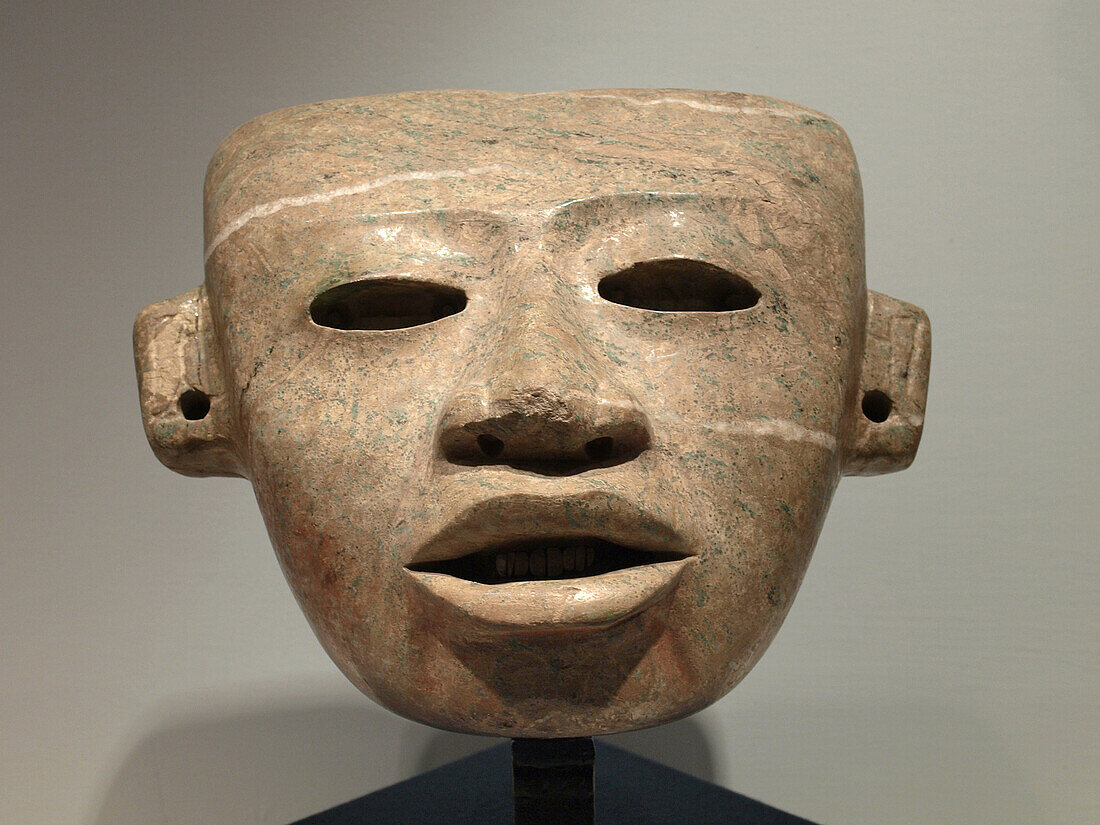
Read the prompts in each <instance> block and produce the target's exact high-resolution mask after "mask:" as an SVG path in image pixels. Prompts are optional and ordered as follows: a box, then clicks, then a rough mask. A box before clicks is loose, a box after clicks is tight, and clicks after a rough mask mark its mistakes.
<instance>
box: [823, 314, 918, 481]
mask: <svg viewBox="0 0 1100 825" xmlns="http://www.w3.org/2000/svg"><path fill="white" fill-rule="evenodd" d="M931 351H932V343H931V328H930V326H929V324H928V316H927V315H926V314H925V313H924V310H922V309H921V308H920V307H916V306H913V305H912V304H907V303H905V302H904V301H899V300H897V299H896V298H891V297H889V296H887V295H883V294H882V293H880V292H868V294H867V330H866V342H865V344H864V348H863V364H862V367H861V371H860V386H859V393H858V395H857V396H856V398H855V404H854V408H853V409H852V410H851V412H850V415H849V420H850V424H849V427H848V432H847V436H846V439H845V451H844V473H845V475H864V476H869V475H879V474H881V473H892V472H895V471H897V470H904V469H905V468H906V467H908V466H909V465H910V464H912V463H913V458H914V457H915V456H916V454H917V446H918V445H919V444H920V437H921V431H922V430H923V429H924V406H925V402H926V400H927V398H928V366H929V360H930V357H931Z"/></svg>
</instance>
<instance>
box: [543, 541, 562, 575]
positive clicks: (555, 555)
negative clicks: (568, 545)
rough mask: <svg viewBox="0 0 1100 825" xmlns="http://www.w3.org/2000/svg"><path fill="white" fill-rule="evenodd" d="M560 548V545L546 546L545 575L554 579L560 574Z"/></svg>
mask: <svg viewBox="0 0 1100 825" xmlns="http://www.w3.org/2000/svg"><path fill="white" fill-rule="evenodd" d="M561 571H562V564H561V548H560V547H547V548H546V575H547V576H549V577H550V578H552V579H556V578H557V577H558V576H560V575H561Z"/></svg>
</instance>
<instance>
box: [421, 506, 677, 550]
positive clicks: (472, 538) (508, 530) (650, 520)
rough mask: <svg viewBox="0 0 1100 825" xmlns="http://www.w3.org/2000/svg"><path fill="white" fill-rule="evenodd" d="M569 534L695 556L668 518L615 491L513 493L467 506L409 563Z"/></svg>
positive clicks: (422, 547) (640, 548)
mask: <svg viewBox="0 0 1100 825" xmlns="http://www.w3.org/2000/svg"><path fill="white" fill-rule="evenodd" d="M569 538H578V539H579V538H596V539H600V540H603V541H606V542H611V543H614V544H620V545H624V546H627V547H630V548H632V549H635V550H640V551H643V552H645V551H651V552H654V553H666V554H667V553H675V554H677V555H680V556H683V557H688V556H692V555H695V553H694V552H693V551H691V550H690V549H689V548H688V546H687V541H686V540H685V539H684V537H683V536H681V534H680V533H679V532H678V531H677V530H676V529H675V528H673V527H672V526H671V525H670V524H668V523H667V522H666V521H665V520H663V519H662V518H660V517H659V516H657V515H655V514H653V513H650V512H648V511H646V510H645V509H644V508H642V507H641V506H639V505H638V504H635V503H633V502H631V501H629V500H628V499H626V498H624V497H622V496H620V495H618V494H616V493H609V492H604V491H591V492H587V493H580V494H573V495H566V496H542V495H533V494H525V493H514V494H510V495H503V496H497V497H494V498H491V499H487V500H485V501H481V502H478V503H476V504H473V505H471V506H470V507H468V508H467V509H465V510H463V511H462V512H461V513H460V514H459V515H458V516H457V517H455V518H454V519H452V520H451V521H450V522H449V523H448V524H447V525H445V526H444V527H443V528H442V529H441V530H440V531H439V532H438V533H436V535H435V536H433V537H432V538H431V539H429V540H428V541H427V542H425V543H424V544H423V545H422V546H421V547H420V548H419V549H418V550H417V552H416V554H415V555H414V556H413V557H412V558H411V559H410V560H409V562H408V565H407V566H411V565H416V564H424V563H426V562H438V561H445V560H448V559H457V558H461V557H463V556H468V555H471V554H473V553H479V552H483V551H486V550H492V549H494V548H499V547H505V546H507V545H509V544H514V543H516V542H522V541H529V540H539V539H569Z"/></svg>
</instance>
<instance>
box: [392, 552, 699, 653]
mask: <svg viewBox="0 0 1100 825" xmlns="http://www.w3.org/2000/svg"><path fill="white" fill-rule="evenodd" d="M570 551H572V556H573V566H574V570H573V571H568V570H566V569H565V565H566V561H565V559H566V558H568V555H567V554H568V553H569V552H570ZM581 556H583V557H584V560H583V564H584V566H583V567H581V568H580V569H577V568H578V558H579V557H581ZM525 558H526V561H527V567H526V570H524V569H523V561H522V560H523V559H525ZM590 559H591V560H590ZM532 562H534V564H535V569H534V571H533V572H532V570H531V566H532ZM690 562H691V557H689V556H685V555H684V554H682V553H674V552H653V551H640V550H632V549H630V548H626V547H623V546H621V545H615V544H613V543H611V542H606V541H600V540H595V539H573V540H571V541H565V540H554V539H550V540H546V541H540V542H529V543H526V544H523V545H511V546H503V547H498V548H493V549H489V550H484V551H481V552H478V553H471V554H468V555H467V556H464V557H461V558H459V559H451V560H447V561H443V562H436V563H423V564H415V565H410V566H409V567H407V568H406V571H407V572H408V574H409V575H410V576H411V577H412V579H413V580H414V581H415V582H416V584H417V585H419V586H420V587H421V588H423V590H425V591H427V594H428V595H429V597H430V598H431V599H432V600H433V601H435V602H437V603H441V604H442V605H444V606H445V607H446V608H447V609H448V611H449V612H452V613H457V614H459V616H460V617H462V618H464V619H468V620H471V621H472V622H473V623H474V624H475V625H476V626H477V627H479V628H480V629H481V630H484V631H489V632H525V633H546V632H554V631H567V630H570V629H596V628H600V627H606V626H608V625H612V624H615V623H616V622H620V621H622V620H624V619H627V618H630V617H631V616H633V615H636V614H638V613H640V612H642V611H644V610H647V609H649V608H651V607H653V606H655V605H656V604H658V603H660V602H661V601H662V600H663V599H664V597H665V596H667V595H668V594H669V593H671V592H672V590H673V589H674V588H675V586H676V584H677V583H678V582H679V580H680V576H681V574H682V573H683V571H684V568H685V567H686V566H687V564H689V563H690ZM558 565H560V568H559V567H558ZM608 567H611V568H612V569H608ZM501 570H502V571H503V572H500V571H501ZM448 571H449V572H448ZM455 573H457V574H459V575H455ZM478 579H484V581H479V580H478ZM463 624H466V623H465V622H464V623H463Z"/></svg>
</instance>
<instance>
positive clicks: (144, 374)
mask: <svg viewBox="0 0 1100 825" xmlns="http://www.w3.org/2000/svg"><path fill="white" fill-rule="evenodd" d="M134 361H135V365H136V367H137V375H138V392H139V394H140V397H141V418H142V421H143V423H144V424H145V435H146V437H147V438H148V439H149V444H150V446H152V448H153V452H154V453H156V456H157V458H158V459H160V461H161V463H163V464H164V465H165V466H166V467H168V468H169V469H172V470H175V471H176V472H177V473H183V474H184V475H188V476H241V477H244V476H245V475H246V473H245V470H244V465H243V463H242V462H241V461H240V458H239V456H238V451H237V448H236V440H235V439H234V437H233V427H232V425H231V422H232V417H231V415H230V406H229V403H228V398H227V397H226V395H225V385H224V382H223V379H222V369H221V356H220V353H219V349H218V343H217V339H216V337H215V335H214V330H213V327H212V325H211V323H210V307H209V303H208V302H207V298H206V290H205V289H204V288H203V287H199V288H197V289H193V290H191V291H190V292H185V293H183V294H182V295H177V296H176V297H175V298H169V299H168V300H167V301H160V302H159V303H156V304H151V305H150V306H147V307H146V308H145V309H143V310H142V311H141V314H140V315H138V318H137V321H135V322H134Z"/></svg>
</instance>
